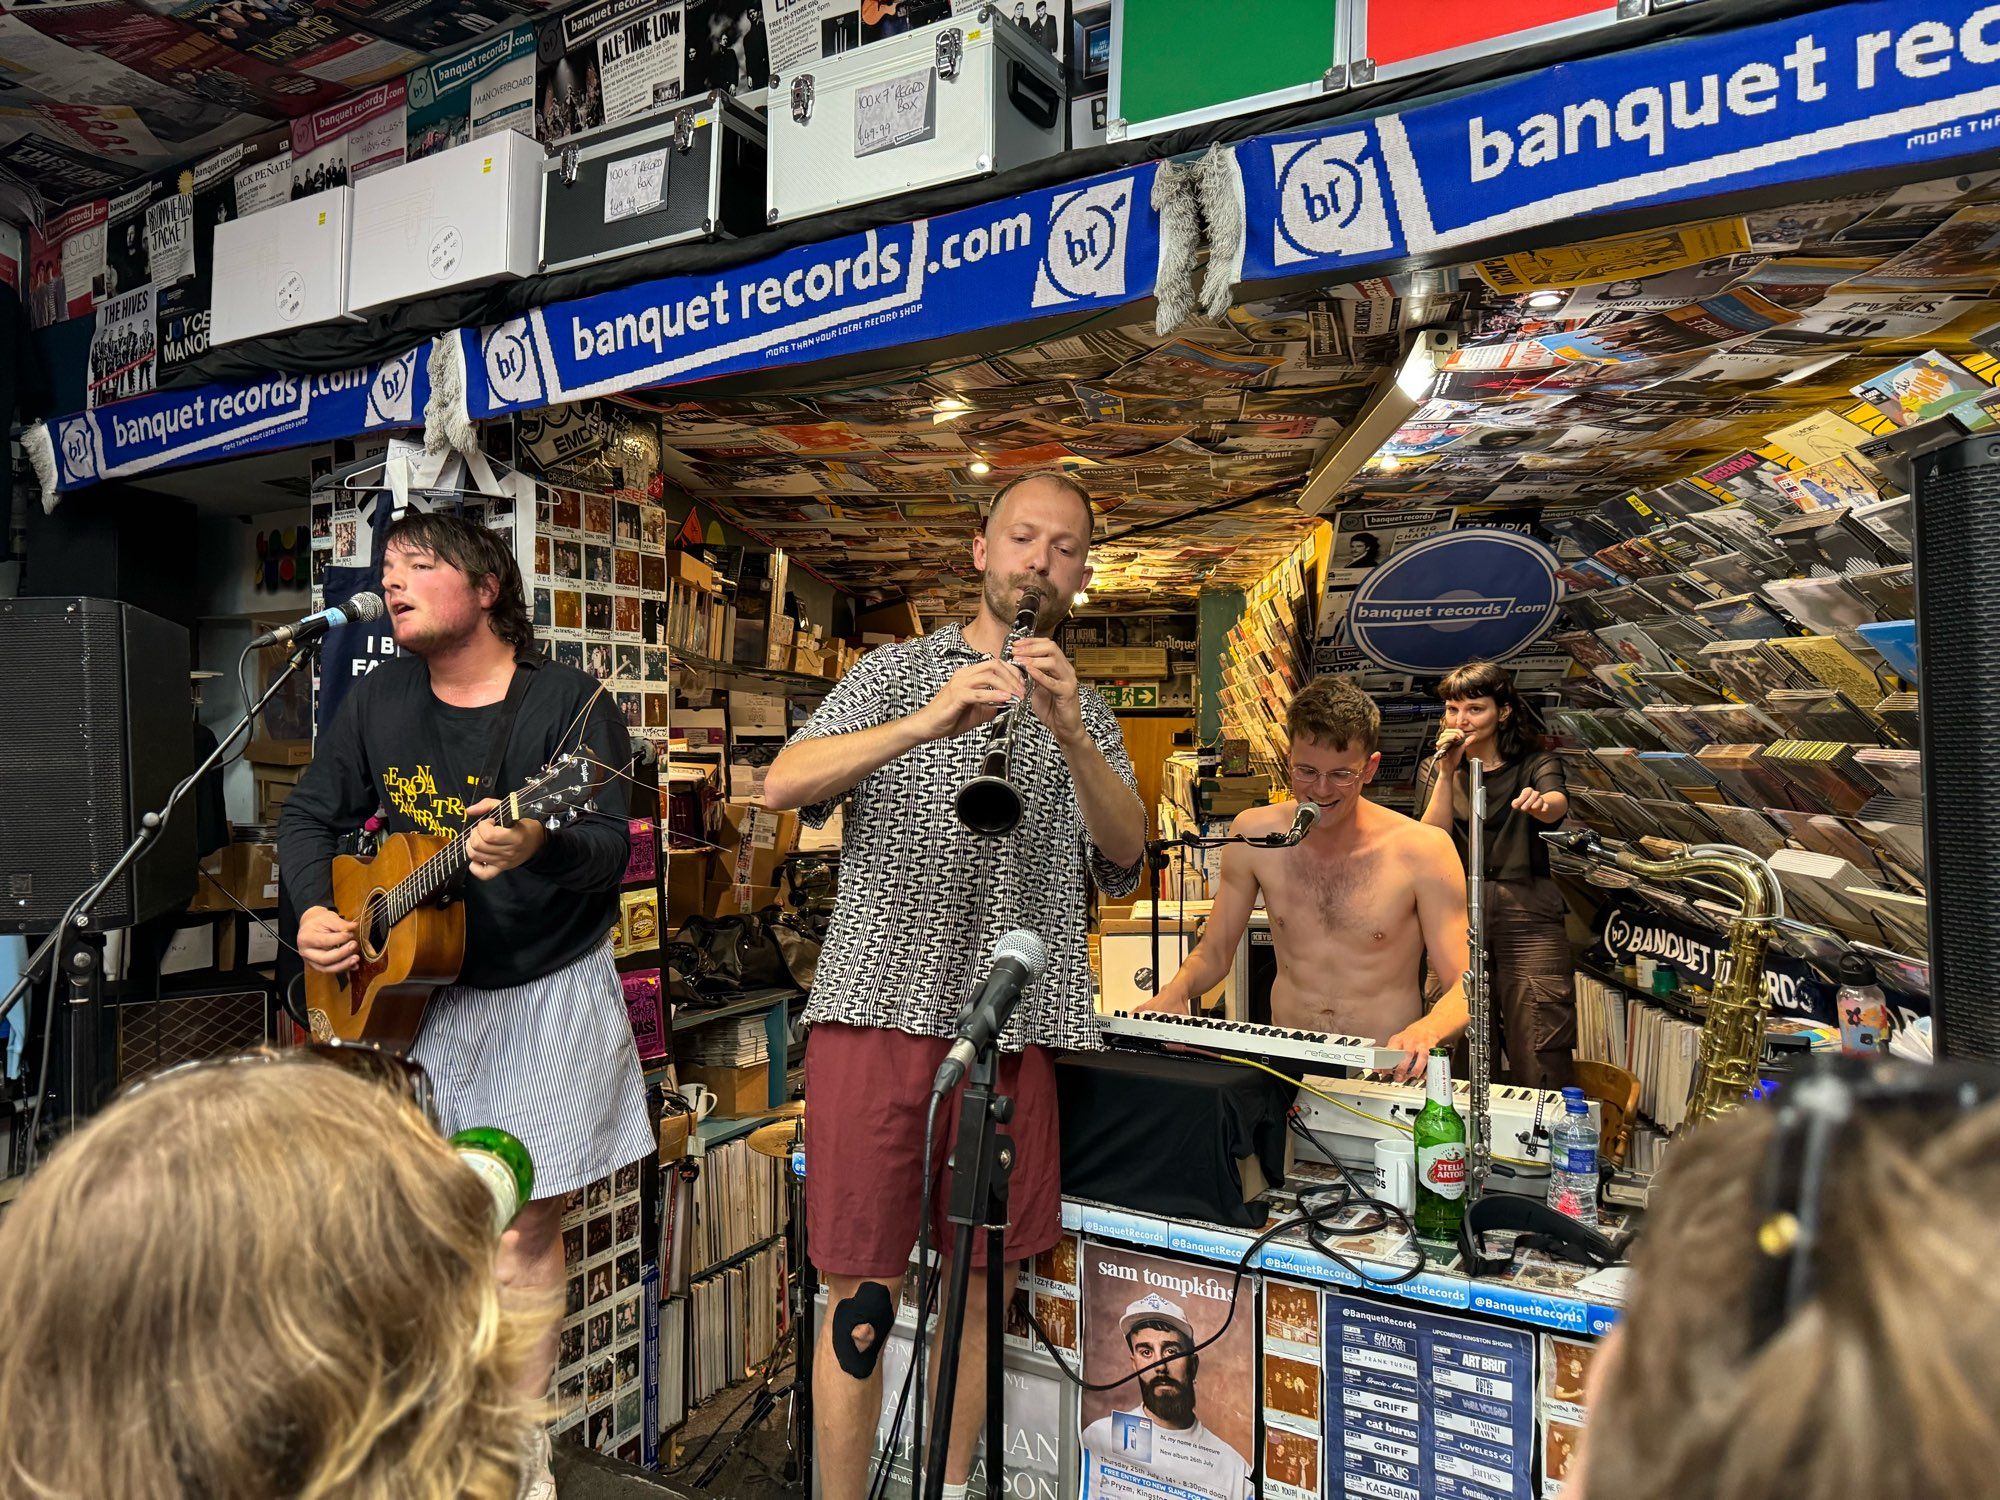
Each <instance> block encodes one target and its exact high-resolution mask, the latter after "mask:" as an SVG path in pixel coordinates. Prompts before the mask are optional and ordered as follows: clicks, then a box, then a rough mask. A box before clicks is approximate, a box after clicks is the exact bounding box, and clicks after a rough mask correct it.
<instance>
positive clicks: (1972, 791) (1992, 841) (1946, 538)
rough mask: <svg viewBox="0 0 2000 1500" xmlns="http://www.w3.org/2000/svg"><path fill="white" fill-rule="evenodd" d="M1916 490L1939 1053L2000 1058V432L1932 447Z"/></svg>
mask: <svg viewBox="0 0 2000 1500" xmlns="http://www.w3.org/2000/svg"><path fill="white" fill-rule="evenodd" d="M1916 490H1917V496H1916V499H1917V505H1916V512H1917V587H1918V590H1919V594H1918V597H1919V599H1920V601H1921V603H1920V607H1919V609H1918V610H1917V636H1918V650H1919V664H1920V666H1921V669H1922V671H1923V684H1922V688H1921V691H1920V693H1919V697H1918V705H1919V712H1920V715H1921V720H1922V724H1923V738H1924V746H1923V748H1924V837H1925V844H1926V851H1927V852H1926V856H1925V863H1926V868H1927V877H1928V884H1929V894H1930V928H1931V954H1930V957H1931V995H1932V1006H1933V1009H1934V1012H1935V1019H1934V1024H1935V1025H1936V1027H1937V1049H1938V1053H1939V1055H1940V1056H1952V1057H1969V1058H1984V1059H1987V1060H1989V1061H2000V880H1996V879H1995V878H1994V856H1995V852H1996V850H2000V698H1996V696H1995V693H1996V689H2000V439H1994V438H1974V439H1969V440H1967V441H1966V442H1963V443H1959V444H1956V445H1955V446H1953V447H1951V448H1947V449H1944V450H1942V451H1940V452H1938V453H1935V454H1930V455H1926V456H1925V457H1924V458H1923V459H1921V460H1920V461H1919V463H1918V469H1917V485H1916Z"/></svg>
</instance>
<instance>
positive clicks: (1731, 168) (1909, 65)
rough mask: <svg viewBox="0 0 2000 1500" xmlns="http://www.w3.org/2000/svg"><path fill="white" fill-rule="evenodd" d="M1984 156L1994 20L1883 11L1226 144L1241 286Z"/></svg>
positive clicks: (1811, 19) (1994, 65) (1994, 124)
mask: <svg viewBox="0 0 2000 1500" xmlns="http://www.w3.org/2000/svg"><path fill="white" fill-rule="evenodd" d="M1996 144H2000V6H1995V5H1979V4H1975V3H1973V0H1940V3H1939V4H1936V5H1931V6H1927V7H1925V8H1924V11H1923V18H1922V19H1918V18H1917V16H1916V13H1915V12H1913V11H1912V10H1911V8H1910V7H1909V6H1908V5H1906V4H1902V3H1892V0H1875V3H1869V4H1857V5H1837V6H1829V7H1827V8H1825V9H1822V10H1816V11H1812V12H1809V13H1807V14H1805V15H1801V16H1796V17H1792V18H1789V19H1787V20H1783V21H1773V22H1769V23H1767V24H1765V25H1762V26H1751V27H1745V28H1743V29H1741V30H1738V31H1729V32H1723V33H1721V34H1718V35H1713V36H1701V37H1689V38H1684V39H1681V40H1677V41H1667V42H1661V43H1659V44H1657V45H1655V46H1651V47H1643V48H1638V49H1634V50H1627V51H1620V52H1613V53H1609V54H1606V55H1604V56H1600V57H1592V58H1586V59H1583V60H1582V61H1578V62H1572V63H1564V64H1562V65H1561V66H1558V67H1552V68H1544V69H1542V70H1541V71H1540V72H1537V73H1534V74H1531V75H1527V76H1523V77H1520V78H1515V79H1510V80H1507V81H1505V82H1502V83H1498V84H1494V85H1492V86H1490V87H1487V88H1482V89H1478V90H1476V91H1473V92H1469V93H1465V94H1462V95H1458V96H1455V97H1452V98H1449V99H1445V100H1442V101H1439V102H1437V103H1432V104H1424V105H1419V106H1417V107H1415V108H1411V109H1407V110H1402V111H1399V112H1397V113H1394V114H1388V115H1383V116H1381V117H1379V118H1377V119H1374V120H1371V121H1366V122H1360V123H1356V122H1351V121H1350V122H1346V123H1344V124H1342V125H1341V126H1339V127H1338V128H1336V129H1333V130H1330V131H1323V132H1317V133H1310V134H1300V135H1291V136H1284V137H1275V138H1274V137H1262V138H1259V139H1257V140H1253V141H1246V142H1245V143H1244V144H1243V145H1241V146H1240V147H1238V148H1237V157H1238V163H1239V167H1240V170H1241V172H1242V174H1243V187H1244V201H1245V205H1246V210H1247V213H1248V228H1249V233H1248V234H1247V235H1246V237H1245V246H1244V265H1243V277H1242V279H1243V280H1246V281H1258V280H1269V279H1272V278H1275V277H1283V276H1293V275H1298V274H1301V273H1305V272H1312V273H1320V272H1326V271H1341V270H1351V269H1354V268H1358V267H1360V266H1364V265H1371V264H1377V263H1380V262H1383V261H1388V260H1393V259H1394V258H1396V257H1397V256H1399V255H1404V254H1408V255H1425V254H1430V253H1433V252H1437V251H1442V250H1449V249H1452V248H1454V247H1458V246H1464V245H1471V244H1474V243H1476V242H1480V241H1487V240H1492V239H1495V238H1498V237H1500V236H1503V235H1511V234H1518V233H1520V232H1522V231H1524V230H1529V229H1536V228H1543V227H1546V226H1548V225H1551V224H1560V223H1564V222H1566V221H1569V220H1573V219H1578V218H1584V217H1587V216H1589V215H1593V214H1602V213H1608V212H1611V211H1613V210H1620V209H1632V208H1641V207H1645V206H1648V205H1656V204H1672V203H1688V204H1694V203H1696V202H1698V201H1699V200H1700V199H1702V198H1707V197H1712V196H1714V195H1715V194H1717V193H1724V192H1735V191H1740V190H1744V189H1750V188H1760V187H1775V186H1783V185H1787V184H1793V183H1805V182H1814V181H1827V180H1833V179H1838V178H1841V177H1843V176H1846V175H1847V174H1850V173H1854V172H1861V171H1867V170H1870V169H1873V168H1884V167H1909V168H1919V169H1921V168H1926V167H1929V166H1931V165H1932V164H1934V163H1943V162H1946V161H1949V160H1950V159H1951V158H1953V157H1958V156H1966V155H1971V154H1974V153H1990V152H1991V151H1992V150H1993V148H1994V146H1995V145H1996Z"/></svg>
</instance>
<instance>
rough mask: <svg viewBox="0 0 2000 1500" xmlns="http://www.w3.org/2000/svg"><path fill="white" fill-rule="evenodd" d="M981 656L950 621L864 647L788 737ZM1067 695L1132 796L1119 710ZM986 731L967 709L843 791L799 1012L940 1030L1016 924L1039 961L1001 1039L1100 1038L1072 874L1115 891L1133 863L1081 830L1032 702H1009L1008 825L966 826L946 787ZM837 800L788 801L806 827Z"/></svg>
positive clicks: (831, 727)
mask: <svg viewBox="0 0 2000 1500" xmlns="http://www.w3.org/2000/svg"><path fill="white" fill-rule="evenodd" d="M986 659H987V658H986V656H985V654H984V653H983V652H980V651H977V650H975V649H973V647H972V646H970V645H968V644H967V643H966V639H965V636H964V634H963V633H962V632H961V631H960V630H959V627H958V626H957V625H947V626H945V627H944V628H943V629H941V630H936V631H933V632H932V633H931V634H929V635H927V636H923V637H921V638H920V639H917V640H914V641H907V642H904V643H902V644H901V645H895V646H883V647H881V648H879V649H878V650H875V651H871V652H870V653H869V654H868V655H866V656H864V657H863V658H862V659H861V660H860V662H859V663H858V664H857V665H856V666H855V667H854V669H853V670H852V671H851V672H849V673H848V674H847V676H845V677H844V678H842V679H841V680H840V682H839V683H838V684H836V685H835V687H834V689H833V691H832V692H830V693H828V694H827V696H826V699H825V701H824V702H822V703H821V704H820V706H819V709H818V711H817V712H815V713H814V714H813V716H812V718H811V719H809V720H808V721H807V722H806V725H805V727H804V728H802V729H800V730H799V732H798V733H797V734H796V735H795V736H793V742H794V743H796V742H797V741H799V740H806V739H815V738H819V737H822V736H826V735H835V734H849V733H852V732H854V731H855V730H860V729H872V728H874V727H875V726H877V725H879V724H887V723H891V722H893V721H894V720H896V719H900V718H904V717H906V716H908V715H909V714H913V713H915V712H916V711H917V710H918V709H920V708H922V707H923V706H924V705H925V704H927V703H929V702H930V701H931V700H932V699H933V698H935V697H936V696H937V695H938V692H939V690H940V689H942V688H943V687H944V685H945V683H946V681H948V680H949V679H950V677H951V675H952V673H954V672H956V671H958V670H959V669H960V668H961V667H964V666H967V665H969V664H971V663H973V662H977V661H984V660H986ZM1079 699H1080V703H1081V709H1082V714H1083V724H1084V728H1085V729H1086V730H1087V731H1088V732H1089V734H1090V737H1091V739H1092V740H1093V741H1095V742H1096V745H1097V748H1098V749H1099V750H1100V751H1102V752H1103V754H1104V758H1105V759H1106V760H1107V761H1109V762H1110V763H1111V765H1112V767H1113V768H1114V769H1115V770H1116V771H1117V772H1118V774H1119V776H1121V777H1122V778H1124V781H1125V784H1126V785H1127V786H1129V787H1131V788H1132V789H1133V793H1132V794H1133V796H1134V798H1135V799H1136V798H1137V796H1138V784H1137V782H1136V781H1135V780H1134V779H1133V776H1132V761H1131V757H1130V756H1128V755H1127V754H1126V752H1125V739H1124V736H1123V735H1122V734H1121V733H1120V732H1119V729H1118V721H1117V719H1116V718H1114V717H1113V715H1112V713H1111V709H1110V708H1109V707H1108V706H1107V705H1106V704H1105V702H1104V700H1103V699H1102V698H1100V697H1099V696H1098V695H1097V694H1096V693H1094V692H1092V691H1091V690H1090V689H1089V688H1088V687H1084V688H1081V689H1080V691H1079ZM988 736H989V727H988V726H986V725H981V726H980V727H979V728H977V729H974V730H972V731H971V732H970V733H967V734H962V735H959V736H957V737H956V738H953V739H944V740H932V741H930V742H929V743H927V744H923V745H919V746H917V747H916V749H914V750H911V751H909V752H907V753H906V754H904V755H902V756H900V757H898V758H897V759H895V760H893V761H891V762H889V764H888V765H886V766H883V767H881V768H880V769H879V770H876V771H873V772H871V773H870V774H869V775H867V776H865V777H863V778H862V780H861V781H860V783H859V784H858V785H856V786H855V787H854V789H853V790H852V791H851V792H849V793H848V796H849V798H850V799H851V801H850V803H849V806H848V811H847V822H846V831H845V838H844V842H843V844H842V846H841V854H840V901H839V904H838V905H837V906H836V907H835V909H834V914H833V925H832V928H831V930H830V931H829V932H828V933H827V937H826V943H825V946H824V947H823V948H822V949H821V950H820V956H819V975H818V979H817V981H816V982H815V984H814V985H813V992H812V1000H811V1003H810V1004H809V1005H808V1006H807V1009H806V1019H807V1021H808V1022H819V1021H840V1022H844V1023H846V1024H848V1025H851V1026H882V1027H895V1028H898V1029H900V1030H903V1031H909V1032H914V1033H916V1034H917V1035H919V1036H951V1035H953V1034H954V1032H955V1031H956V1029H957V1024H958V1016H959V1010H960V1008H961V1007H962V1006H963V1004H964V1003H965V1000H966V998H967V996H968V995H970V994H971V992H972V990H973V988H974V986H975V985H976V984H977V983H978V982H979V980H980V978H981V976H982V975H983V974H984V973H985V970H986V966H987V963H988V961H989V960H990V958H991V957H992V953H993V945H994V943H995V942H996V941H997V940H998V939H999V938H1000V936H1001V935H1002V934H1004V933H1007V932H1011V931H1012V930H1013V929H1015V928H1017V927H1025V928H1026V929H1027V930H1028V931H1030V932H1032V933H1034V934H1035V935H1036V936H1037V937H1039V938H1040V939H1041V940H1042V942H1043V943H1044V944H1046V945H1047V947H1048V951H1049V966H1048V970H1047V972H1046V973H1045V974H1043V976H1042V978H1041V979H1040V980H1038V981H1037V982H1036V983H1034V984H1032V985H1030V986H1029V988H1028V989H1027V991H1026V992H1025V993H1024V994H1023V995H1022V997H1021V1003H1020V1006H1019V1007H1018V1008H1017V1009H1016V1010H1015V1012H1014V1017H1013V1020H1012V1021H1011V1022H1009V1023H1008V1027H1007V1030H1006V1031H1005V1032H1004V1033H1003V1034H1002V1036H1001V1038H1000V1044H1001V1046H1002V1047H1003V1048H1004V1049H1005V1050H1007V1051H1010V1052H1017V1051H1019V1050H1020V1049H1021V1048H1023V1047H1025V1046H1027V1045H1029V1044H1030V1043H1039V1044H1041V1045H1044V1046H1050V1047H1063V1048H1069V1049H1073V1050H1077V1051H1086V1050H1091V1049H1095V1048H1100V1047H1102V1046H1103V1045H1104V1044H1103V1042H1102V1041H1101V1040H1100V1039H1099V1037H1098V1031H1097V1024H1096V1022H1095V1021H1094V1020H1093V1019H1092V1018H1091V1004H1090V998H1091V988H1092V986H1091V978H1090V955H1089V948H1088V945H1087V942H1086V938H1085V931H1084V927H1085V920H1086V894H1087V888H1086V882H1087V881H1092V880H1094V881H1095V882H1096V883H1097V885H1098V887H1099V888H1100V889H1102V890H1103V891H1105V892H1106V893H1107V894H1109V895H1112V896H1124V895H1129V894H1130V893H1131V892H1132V891H1133V890H1135V889H1136V888H1137V887H1138V884H1139V871H1140V868H1141V867H1140V865H1138V864H1133V865H1118V864H1114V863H1113V862H1112V861H1111V860H1109V859H1107V858H1106V857H1105V856H1104V854H1103V852H1102V851H1101V850H1099V849H1098V848H1097V846H1096V845H1095V844H1093V843H1092V842H1091V840H1090V833H1089V830H1088V829H1087V828H1086V827H1085V826H1084V821H1083V811H1082V809H1081V808H1080V807H1079V806H1078V805H1077V800H1076V785H1075V783H1074V781H1073V780H1072V778H1071V776H1070V771H1069V766H1068V764H1067V763H1066V762H1065V761H1064V760H1063V755H1062V751H1061V750H1060V749H1059V748H1057V746H1056V742H1055V737H1054V736H1053V735H1052V734H1050V733H1049V729H1048V726H1047V725H1046V724H1044V723H1042V721H1041V720H1040V719H1039V718H1037V717H1036V716H1035V715H1034V713H1033V712H1032V710H1022V717H1021V722H1020V724H1019V725H1018V726H1017V728H1016V731H1015V735H1014V752H1013V763H1012V768H1011V775H1010V777H1009V779H1010V780H1011V781H1012V782H1013V783H1014V786H1015V787H1016V789H1017V790H1019V791H1020V793H1021V803H1022V814H1021V823H1020V826H1019V827H1017V828H1016V829H1015V830H1014V831H1013V832H1012V833H1010V834H1006V835H1003V836H1002V837H999V838H982V837H980V836H979V835H977V834H974V833H970V832H968V831H967V830H966V829H965V828H964V826H963V825H961V824H960V823H959V821H958V816H957V814H956V813H955V812H954V811H953V807H952V800H953V797H954V796H955V795H956V793H957V791H958V788H959V787H960V785H961V784H963V783H964V782H965V781H967V780H968V779H970V778H971V777H973V776H976V775H978V774H979V768H980V761H981V759H982V758H983V756H984V754H985V750H986V745H987V740H988ZM838 802H839V799H838V798H831V799H829V800H827V801H825V802H818V803H814V804H812V805H811V806H808V807H805V808H802V809H801V810H800V816H801V817H803V818H804V819H805V821H806V822H807V823H809V824H811V825H812V826H813V827H815V828H817V827H820V826H821V825H822V824H824V823H825V822H826V820H827V818H828V817H829V816H831V815H832V812H833V809H834V807H835V806H836V805H837V804H838Z"/></svg>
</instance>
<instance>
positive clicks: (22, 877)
mask: <svg viewBox="0 0 2000 1500" xmlns="http://www.w3.org/2000/svg"><path fill="white" fill-rule="evenodd" d="M188 660H189V657H188V633H187V631H186V630H184V629H182V628H181V627H180V626H179V625H175V624H173V623H172V622H171V621H167V620H162V619H160V618H159V617H158V616H157V615H149V614H147V613H146V612H145V611H144V610H140V609H135V608H133V607H132V606H131V605H129V604H120V603H117V602H116V601H115V600H110V599H4V600H0V724H4V725H6V733H7V753H6V754H5V755H4V756H0V932H9V933H39V932H47V931H49V930H50V929H52V928H53V927H54V926H55V924H56V923H57V921H59V920H60V919H61V917H62V914H63V912H64V910H65V909H66V908H67V907H68V906H69V904H70V902H71V901H73V900H75V899H76V898H77V897H78V896H79V895H81V894H82V893H83V892H84V890H86V889H87V888H88V887H89V886H91V885H93V884H95V883H96V882H97V881H98V880H99V879H100V878H101V877H102V876H103V875H104V874H105V872H106V871H108V870H109V869H110V868H111V866H112V865H113V864H114V863H116V861H117V859H118V856H119V854H120V853H122V852H123V850H124V848H125V846H126V845H127V844H128V843H130V842H131V840H132V835H133V834H134V833H135V832H136V831H137V827H138V820H139V818H140V817H141V816H142V815H143V814H145V813H147V812H150V811H152V810H154V809H155V808H158V807H159V806H160V805H161V804H162V803H164V802H165V801H166V800H167V794H168V793H169V792H170V791H172V790H173V788H174V785H175V783H176V782H178V781H180V780H181V779H182V778H183V777H184V776H186V775H187V774H188V772H190V771H192V770H193V769H194V737H193V731H192V727H191V726H192V723H193V718H194V708H193V698H192V696H191V694H190V692H189V688H188ZM194 844H195V830H194V808H193V806H192V798H191V797H190V798H189V801H188V805H185V806H183V807H182V808H181V809H180V810H179V811H178V812H177V813H176V815H175V816H174V817H173V818H172V819H171V820H170V821H169V822H168V824H167V827H166V831H165V833H164V834H163V835H162V836H161V837H160V838H159V840H158V841H157V842H156V843H155V844H154V845H153V847H152V849H151V850H150V851H148V852H147V853H146V855H145V856H144V857H142V858H141V859H140V860H139V861H138V863H137V864H136V865H134V866H132V867H131V868H129V869H127V870H126V871H125V873H124V874H122V875H121V876H120V877H119V878H118V879H117V880H116V881H115V882H114V883H113V884H112V886H111V888H110V889H109V890H108V891H107V892H105V895H104V899H103V900H102V901H100V902H98V904H97V908H96V910H95V911H94V912H93V913H92V918H91V924H90V925H91V927H92V928H94V929H96V930H100V931H104V930H109V929H111V928H114V927H129V926H131V925H132V924H133V923H134V922H138V921H143V920H145V919H146V918H148V917H154V916H158V915H160V914H161V913H162V912H165V911H168V910H170V909H172V908H174V907H176V906H181V905H185V904H186V903H187V901H188V900H189V898H190V897H192V896H193V894H194V881H195V852H194Z"/></svg>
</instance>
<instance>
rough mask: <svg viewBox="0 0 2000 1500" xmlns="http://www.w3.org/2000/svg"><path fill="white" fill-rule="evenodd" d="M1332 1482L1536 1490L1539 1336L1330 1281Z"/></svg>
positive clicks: (1487, 1492) (1378, 1487)
mask: <svg viewBox="0 0 2000 1500" xmlns="http://www.w3.org/2000/svg"><path fill="white" fill-rule="evenodd" d="M1325 1330H1326V1406H1327V1410H1328V1412H1329V1413H1331V1414H1333V1419H1332V1420H1331V1421H1330V1422H1329V1423H1328V1430H1327V1438H1326V1446H1327V1453H1326V1463H1327V1468H1326V1475H1327V1479H1326V1490H1327V1492H1328V1493H1336V1494H1344V1495H1350V1496H1366V1497H1369V1500H1467V1497H1471V1496H1478V1497H1480V1500H1489V1497H1490V1500H1502V1497H1505V1500H1532V1493H1533V1492H1532V1489H1531V1485H1532V1475H1533V1470H1534V1443H1535V1347H1534V1335H1532V1334H1530V1333H1528V1332H1527V1331H1525V1330H1523V1329H1517V1328H1508V1327H1505V1326H1503V1325H1501V1324H1497V1323H1485V1322H1479V1321H1476V1320H1474V1319H1471V1318H1459V1317H1451V1316H1449V1315H1446V1314H1443V1313H1435V1312H1430V1311H1427V1310H1419V1309H1417V1308H1414V1307H1408V1306H1403V1305H1392V1304H1388V1303H1382V1302H1369V1301H1364V1300H1362V1299H1361V1298H1358V1297H1348V1296H1343V1295H1341V1294H1340V1293H1337V1292H1328V1293H1327V1294H1326V1302H1325Z"/></svg>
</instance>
